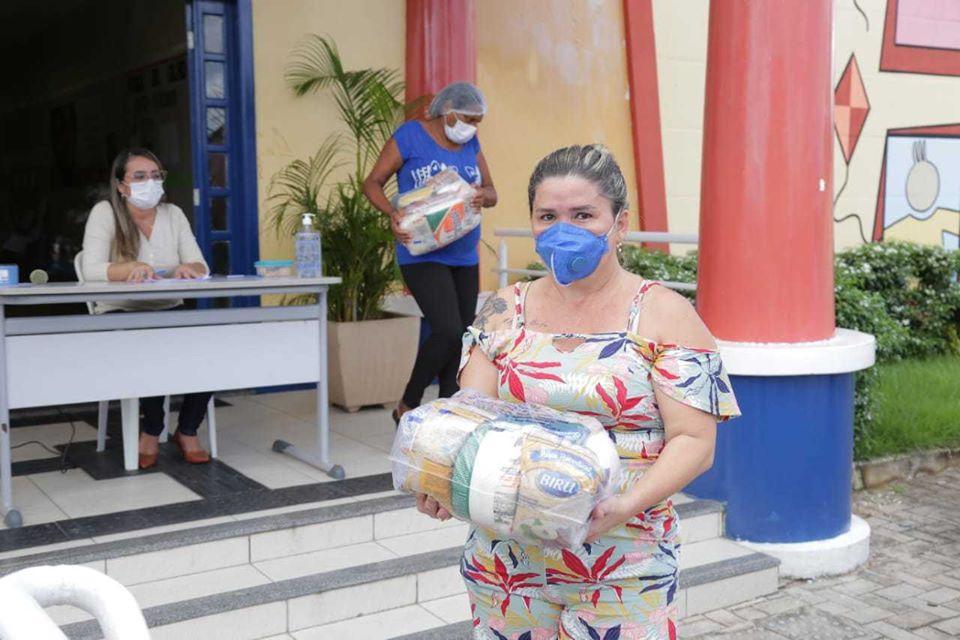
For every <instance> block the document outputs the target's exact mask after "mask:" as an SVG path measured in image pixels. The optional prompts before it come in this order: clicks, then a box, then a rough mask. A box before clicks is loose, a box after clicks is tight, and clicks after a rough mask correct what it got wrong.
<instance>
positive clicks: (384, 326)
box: [328, 316, 420, 413]
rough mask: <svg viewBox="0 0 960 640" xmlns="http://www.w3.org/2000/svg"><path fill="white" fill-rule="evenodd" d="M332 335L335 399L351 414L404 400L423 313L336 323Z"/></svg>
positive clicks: (331, 394) (331, 349)
mask: <svg viewBox="0 0 960 640" xmlns="http://www.w3.org/2000/svg"><path fill="white" fill-rule="evenodd" d="M328 337H329V340H328V344H329V346H330V360H329V371H330V402H332V403H333V404H335V405H337V406H340V407H343V408H344V409H346V410H347V411H350V412H351V413H352V412H354V411H358V410H359V409H360V407H363V406H367V405H376V404H379V405H391V406H392V405H394V404H396V403H397V401H399V400H400V398H401V396H403V389H404V386H405V385H406V383H407V378H409V377H410V371H411V369H413V362H414V360H415V359H416V357H417V347H418V343H419V338H420V318H417V317H409V316H398V317H392V318H386V319H384V320H367V321H364V322H331V323H330V324H329V336H328Z"/></svg>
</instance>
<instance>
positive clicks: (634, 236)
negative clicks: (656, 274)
mask: <svg viewBox="0 0 960 640" xmlns="http://www.w3.org/2000/svg"><path fill="white" fill-rule="evenodd" d="M493 235H494V236H495V237H497V238H500V244H499V246H498V248H497V268H496V269H494V272H495V273H497V274H498V277H499V287H500V288H501V289H503V288H504V287H506V286H507V285H508V284H510V282H509V276H510V275H516V276H545V275H547V272H546V271H543V270H541V269H511V268H510V261H509V259H508V254H507V251H508V249H507V238H533V232H532V231H530V230H529V229H494V231H493ZM623 240H624V242H629V243H630V244H639V243H641V242H666V243H671V244H692V245H694V246H696V245H697V244H698V243H699V241H700V239H699V236H698V235H697V234H695V233H667V232H665V231H630V232H629V233H627V235H626V236H624V238H623ZM661 284H663V285H664V286H666V287H670V288H671V289H676V290H677V291H696V290H697V285H696V284H690V283H689V282H669V281H663V282H661Z"/></svg>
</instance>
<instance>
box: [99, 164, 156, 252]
mask: <svg viewBox="0 0 960 640" xmlns="http://www.w3.org/2000/svg"><path fill="white" fill-rule="evenodd" d="M137 157H139V158H147V159H148V160H152V161H154V162H155V163H157V168H158V169H160V170H161V171H162V170H163V163H162V162H160V158H158V157H157V156H156V154H154V153H153V152H152V151H150V150H149V149H138V148H131V149H124V150H123V151H121V152H120V153H118V154H117V157H116V158H115V159H114V161H113V165H112V166H111V167H110V206H111V207H112V208H113V221H114V223H115V225H116V235H115V236H114V238H115V240H114V244H113V252H114V254H115V257H116V258H117V259H118V260H120V261H128V260H129V261H135V260H136V259H137V257H138V256H139V255H140V234H139V233H138V232H137V225H135V224H134V223H133V218H132V217H131V216H130V210H129V209H127V200H126V198H124V197H123V195H122V194H121V193H120V183H121V182H123V178H124V176H125V175H126V173H127V163H128V162H130V158H137Z"/></svg>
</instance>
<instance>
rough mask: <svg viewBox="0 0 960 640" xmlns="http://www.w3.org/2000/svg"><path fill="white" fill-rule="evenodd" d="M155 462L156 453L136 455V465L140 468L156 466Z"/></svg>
mask: <svg viewBox="0 0 960 640" xmlns="http://www.w3.org/2000/svg"><path fill="white" fill-rule="evenodd" d="M156 464H157V454H155V453H141V454H138V455H137V466H138V467H140V468H141V469H149V468H150V467H153V466H156Z"/></svg>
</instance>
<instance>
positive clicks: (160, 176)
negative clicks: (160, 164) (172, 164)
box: [127, 169, 167, 182]
mask: <svg viewBox="0 0 960 640" xmlns="http://www.w3.org/2000/svg"><path fill="white" fill-rule="evenodd" d="M127 176H129V177H130V182H146V181H147V180H159V181H160V182H163V181H164V180H166V179H167V172H166V171H165V170H163V169H161V170H160V171H134V172H133V173H128V174H127Z"/></svg>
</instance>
